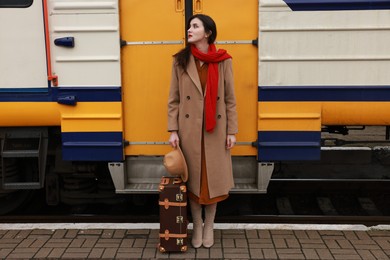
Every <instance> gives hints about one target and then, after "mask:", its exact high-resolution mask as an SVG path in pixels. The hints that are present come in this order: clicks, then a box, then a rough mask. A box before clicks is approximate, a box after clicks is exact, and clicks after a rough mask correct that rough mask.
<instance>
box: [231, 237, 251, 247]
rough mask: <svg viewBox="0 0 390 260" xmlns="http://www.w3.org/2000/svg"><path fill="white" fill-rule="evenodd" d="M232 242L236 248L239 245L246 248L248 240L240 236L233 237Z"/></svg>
mask: <svg viewBox="0 0 390 260" xmlns="http://www.w3.org/2000/svg"><path fill="white" fill-rule="evenodd" d="M234 244H235V245H236V247H238V248H240V247H244V248H248V241H247V240H246V239H242V238H238V239H234Z"/></svg>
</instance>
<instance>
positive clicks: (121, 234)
mask: <svg viewBox="0 0 390 260" xmlns="http://www.w3.org/2000/svg"><path fill="white" fill-rule="evenodd" d="M125 236H126V230H124V229H118V230H115V231H114V235H113V236H112V237H113V238H124V237H125Z"/></svg>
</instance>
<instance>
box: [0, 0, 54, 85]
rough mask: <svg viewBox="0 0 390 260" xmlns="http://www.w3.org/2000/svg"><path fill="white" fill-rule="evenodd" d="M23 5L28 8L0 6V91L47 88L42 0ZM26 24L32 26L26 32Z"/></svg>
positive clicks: (0, 4)
mask: <svg viewBox="0 0 390 260" xmlns="http://www.w3.org/2000/svg"><path fill="white" fill-rule="evenodd" d="M24 2H25V3H26V4H27V6H25V5H22V7H20V8H11V7H8V6H4V4H2V3H0V31H1V35H0V42H1V48H0V57H1V62H0V71H1V77H0V91H1V92H12V91H19V92H31V91H36V89H39V90H40V91H47V88H48V83H47V72H46V49H45V34H44V22H43V17H42V8H43V7H42V1H34V2H32V5H31V6H29V5H28V4H29V3H30V2H31V1H28V2H27V1H24ZM22 3H23V2H22ZM18 6H19V5H18ZM2 7H8V8H2ZM26 25H33V26H29V29H28V30H26ZM32 64H33V66H31V65H32Z"/></svg>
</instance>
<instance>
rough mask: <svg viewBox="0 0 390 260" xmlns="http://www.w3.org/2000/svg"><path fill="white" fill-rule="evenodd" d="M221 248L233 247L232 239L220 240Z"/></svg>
mask: <svg viewBox="0 0 390 260" xmlns="http://www.w3.org/2000/svg"><path fill="white" fill-rule="evenodd" d="M222 246H223V247H224V248H228V247H235V244H234V239H232V238H224V239H222Z"/></svg>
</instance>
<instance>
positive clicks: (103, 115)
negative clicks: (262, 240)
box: [0, 0, 390, 214]
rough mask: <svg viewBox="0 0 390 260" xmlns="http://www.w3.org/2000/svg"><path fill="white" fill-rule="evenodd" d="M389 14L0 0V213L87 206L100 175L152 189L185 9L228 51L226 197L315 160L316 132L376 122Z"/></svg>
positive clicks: (348, 6)
mask: <svg viewBox="0 0 390 260" xmlns="http://www.w3.org/2000/svg"><path fill="white" fill-rule="evenodd" d="M389 9H390V1H383V0H367V1H359V3H357V2H356V1H353V0H342V1H330V0H329V1H327V0H321V1H320V0H309V1H300V0H260V1H255V0H245V1H239V0H170V1H166V0H91V1H81V0H15V1H7V0H0V28H1V32H2V34H1V35H0V42H1V47H0V57H1V60H0V71H1V72H2V74H1V76H0V139H1V180H2V181H1V182H2V186H1V189H0V194H4V196H0V214H1V213H5V212H9V211H11V210H12V209H14V208H15V207H16V206H17V205H15V206H13V205H10V204H9V203H6V201H10V199H9V198H10V197H15V198H17V199H18V200H20V201H21V202H22V201H23V198H25V197H27V195H26V192H24V191H27V190H28V191H30V190H36V189H41V188H46V190H47V201H48V203H49V204H57V203H59V202H60V201H62V202H68V203H81V201H85V199H86V198H87V200H88V198H89V196H90V198H91V201H97V199H96V197H99V196H94V195H92V194H91V193H90V191H91V190H98V187H100V186H102V185H100V184H99V181H100V180H104V181H106V182H108V183H109V182H111V180H112V182H113V186H112V190H113V191H115V193H122V194H127V193H132V194H146V193H155V192H157V184H158V182H159V180H160V177H161V176H162V175H164V174H166V173H165V170H164V168H163V166H162V156H163V155H164V154H165V153H167V152H168V151H170V149H171V148H170V146H169V145H168V142H167V140H168V137H169V135H168V132H167V99H168V92H169V82H170V76H171V71H170V70H171V64H172V59H173V57H172V55H173V54H175V53H176V52H178V51H179V50H180V49H181V48H183V47H184V46H185V44H186V28H185V24H186V20H187V19H188V18H189V17H190V16H191V15H192V14H196V13H205V14H208V15H210V16H211V17H213V19H214V20H215V21H216V23H217V26H218V38H217V42H216V45H217V46H220V48H224V49H227V50H228V52H229V53H230V54H231V55H232V56H233V71H234V80H235V82H234V83H235V92H236V98H237V109H238V124H239V133H238V135H237V140H238V143H237V146H236V147H235V148H234V149H233V150H232V154H233V171H234V178H235V184H236V186H235V188H234V189H233V190H232V192H233V193H234V192H235V193H264V192H266V190H267V186H268V183H269V180H270V178H271V176H272V173H273V169H274V162H280V161H282V162H283V161H297V160H299V161H302V160H319V159H320V158H321V148H322V146H323V145H322V143H323V138H322V134H321V132H323V131H324V129H325V130H326V129H330V128H332V127H333V128H332V129H335V128H336V129H337V127H340V128H341V129H346V128H345V127H346V126H351V125H352V126H367V125H379V126H388V125H389V124H390V112H389V111H390V102H389V101H390V74H389V73H387V68H388V67H389V61H390V58H389V57H388V53H389V51H390V50H389V48H390V47H389V46H390V44H388V43H389V40H390V39H389V37H390V36H389V35H390V34H389V30H390V18H389V17H390V15H389V14H390V11H389ZM97 176H99V177H97ZM60 180H61V181H60ZM64 183H65V185H66V187H67V189H64V187H63V186H61V185H63V184H64ZM84 186H85V187H86V188H85V189H81V190H79V187H84ZM73 191H77V192H78V193H77V194H80V196H79V197H77V196H76V197H74V196H71V195H70V194H71V193H72V192H73ZM74 194H75V193H74ZM111 195H112V194H111V193H110V195H107V196H108V197H110V196H111ZM81 198H83V199H84V200H83V199H81ZM99 198H103V199H105V198H107V197H105V196H104V195H102V196H101V197H99Z"/></svg>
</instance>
